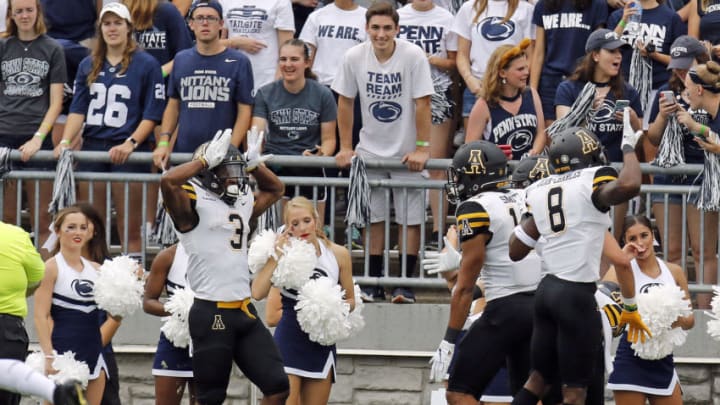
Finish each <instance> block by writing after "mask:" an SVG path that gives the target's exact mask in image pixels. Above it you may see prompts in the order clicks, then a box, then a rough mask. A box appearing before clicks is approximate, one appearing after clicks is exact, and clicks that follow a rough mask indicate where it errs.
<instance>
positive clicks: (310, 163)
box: [0, 151, 718, 292]
mask: <svg viewBox="0 0 720 405" xmlns="http://www.w3.org/2000/svg"><path fill="white" fill-rule="evenodd" d="M74 156H75V159H76V160H78V161H92V162H104V163H109V162H110V160H109V156H108V154H107V153H106V152H87V151H78V152H75V153H74ZM151 156H152V155H151V154H150V153H143V152H137V153H133V154H132V155H131V156H130V157H129V159H128V163H142V164H147V165H148V172H149V171H150V166H151V164H152V163H151V162H152V157H151ZM10 157H11V160H13V161H17V160H19V158H20V154H19V152H17V151H12V152H11V155H10ZM190 158H191V154H189V153H185V154H179V153H178V154H173V155H172V163H181V162H184V161H187V160H189V159H190ZM33 160H38V161H41V160H44V161H48V160H54V158H53V156H52V152H49V151H40V152H38V153H37V154H36V156H34V157H33ZM270 162H271V163H273V164H278V165H282V166H283V167H294V168H300V167H323V168H335V167H336V166H335V159H334V158H332V157H305V156H274V157H273V158H272V159H271V161H270ZM450 162H451V160H450V159H431V160H429V161H428V163H427V165H426V167H427V168H428V169H430V170H433V169H434V170H445V169H446V168H447V167H448V165H449V164H450ZM514 163H515V162H511V167H513V166H514ZM365 165H366V167H367V168H379V169H387V170H407V169H406V167H405V166H404V165H403V164H401V163H400V161H399V160H398V159H385V158H380V159H369V160H366V161H365ZM641 166H642V170H643V173H647V174H658V173H662V174H670V175H690V176H695V175H697V174H698V173H699V172H700V171H701V170H702V166H701V165H683V166H677V167H674V168H670V169H662V168H658V167H655V166H651V165H648V164H642V165H641ZM3 179H8V180H18V181H19V182H20V183H30V186H31V187H35V190H36V193H35V199H34V201H28V205H29V206H31V208H33V209H32V210H30V211H31V212H32V213H33V215H32V218H30V220H29V224H30V226H31V227H32V229H33V230H37V229H38V224H39V215H40V213H42V212H46V211H47V209H46V207H40V198H39V181H42V180H51V181H52V180H53V179H54V172H52V171H36V170H33V171H30V170H22V171H10V172H9V173H7V174H6V175H5V176H4V177H3ZM75 179H76V181H77V182H88V183H89V188H90V192H89V195H90V196H91V197H92V195H93V193H92V189H93V187H95V185H96V184H100V183H104V184H105V185H107V186H108V187H106V190H107V191H106V194H105V204H104V206H105V209H104V214H105V220H106V230H107V232H106V241H107V242H108V245H110V242H112V240H111V230H112V218H113V215H112V214H113V206H112V200H111V198H110V187H109V185H110V184H113V183H121V184H123V186H124V193H125V194H124V198H123V202H122V204H123V205H124V208H125V212H128V209H129V206H130V201H129V197H128V189H129V185H130V183H141V184H142V195H141V206H142V207H146V206H147V204H148V200H149V192H150V186H151V185H153V184H157V183H158V181H159V179H160V174H152V173H94V172H93V173H90V172H76V173H75ZM281 180H283V182H284V183H285V185H286V187H295V188H296V190H297V189H298V188H299V187H300V186H312V187H313V190H314V195H315V196H317V195H319V192H320V189H321V188H322V187H326V188H327V193H326V196H327V197H326V210H329V212H330V215H329V223H328V224H327V225H329V229H330V230H329V237H330V239H332V240H338V238H336V236H338V235H336V232H335V230H336V229H338V228H340V229H342V228H343V226H342V225H341V224H339V223H338V221H342V218H341V217H339V216H338V215H336V214H338V212H337V208H338V205H337V201H338V197H339V196H340V194H341V193H342V192H343V190H344V189H347V187H348V185H349V179H348V178H347V177H327V178H315V177H281ZM369 184H370V186H371V187H373V188H378V187H379V188H382V189H383V190H384V191H385V193H384V199H385V202H386V204H385V206H386V213H385V214H386V215H385V217H386V218H392V214H393V213H392V210H391V205H390V190H391V189H392V188H397V189H400V195H401V196H404V197H403V200H402V201H401V204H407V203H408V201H407V190H410V189H417V188H421V189H425V190H429V189H442V188H443V186H444V184H445V182H444V181H440V180H430V179H423V180H422V181H419V180H418V181H400V180H391V179H383V180H369ZM4 188H5V182H4V181H0V192H3V195H4ZM698 188H699V187H698V186H674V185H650V184H647V185H643V186H642V188H641V195H646V196H648V198H646V199H645V209H646V212H647V213H650V212H651V199H650V198H649V194H651V193H652V194H661V195H662V196H663V201H664V204H663V205H664V218H666V219H667V217H668V215H669V213H668V207H669V196H670V195H671V194H681V195H683V197H684V198H683V202H682V229H681V230H680V231H681V232H682V247H681V249H682V252H683V254H682V262H681V265H682V266H683V268H686V265H687V264H688V259H687V253H688V248H689V244H688V241H687V225H686V224H687V221H686V218H687V211H688V205H689V203H688V202H687V198H685V197H687V195H688V194H690V193H693V192H697V190H698ZM14 198H15V200H16V203H17V205H18V208H17V209H16V212H15V223H16V224H18V225H20V224H21V223H22V219H23V218H22V214H23V211H22V210H21V207H20V204H19V203H20V202H22V194H21V187H18V191H17V194H16V195H15V197H14ZM91 202H92V201H91ZM428 205H429V204H428V201H427V199H425V200H424V201H423V210H424V212H427V211H428V210H427V208H428ZM438 205H439V207H440V212H443V207H444V206H446V205H447V202H446V200H445V199H444V198H443V194H442V193H439V197H438ZM3 210H4V199H3V201H0V212H4V211H3ZM133 215H140V216H141V223H142V224H143V226H142V227H141V229H140V230H135V232H138V231H139V232H140V238H141V244H142V247H141V251H140V252H139V253H140V254H141V256H142V258H143V260H145V258H146V257H147V254H148V253H149V252H150V253H153V252H154V251H157V249H158V247H157V246H148V242H147V240H148V238H147V236H148V235H147V231H146V227H145V225H144V224H146V223H147V222H148V221H149V220H150V221H152V220H153V219H154V218H149V217H148V215H147V210H146V209H142V210H141V212H139V213H133ZM700 215H701V221H700V223H701V225H703V226H701V227H700V230H699V232H700V235H699V238H700V240H704V236H705V232H706V230H705V227H704V221H703V218H704V213H702V212H701V214H700ZM452 217H453V216H452V215H449V216H448V217H445V218H440V227H439V229H445V228H446V227H445V223H446V222H448V221H452V220H453V219H452ZM26 222H27V220H26ZM397 222H398V223H400V224H402V223H404V222H405V221H402V220H399V221H397ZM665 223H667V221H665ZM430 224H432V222H430ZM427 226H431V225H428V218H427V217H426V221H422V222H421V224H420V256H421V257H422V256H423V252H425V251H426V245H427V243H426V242H427V240H426V238H425V235H426V234H427ZM715 226H718V224H715ZM123 229H124V230H125V231H124V232H123V234H122V235H120V246H117V245H115V246H113V250H114V251H121V252H123V253H128V252H127V248H126V246H127V245H128V240H129V232H128V216H125V221H124V227H123ZM344 229H345V231H344V232H343V233H345V235H346V236H345V244H346V246H347V247H348V248H349V249H350V250H351V251H352V254H353V257H354V258H362V259H363V260H362V269H361V271H359V272H358V271H357V269H356V271H355V275H356V277H355V279H356V281H357V282H358V283H359V284H364V285H381V286H397V285H402V286H407V287H431V288H443V289H444V288H446V283H445V280H444V279H442V278H440V276H426V275H425V274H423V272H422V271H421V270H420V269H419V270H418V271H417V273H418V276H417V277H408V275H409V274H410V273H411V272H410V271H409V269H407V268H406V263H405V260H400V261H399V262H400V264H399V265H398V267H399V270H398V271H397V272H398V273H399V274H398V275H397V276H391V272H390V269H391V262H394V260H395V259H396V258H401V257H405V255H406V254H407V250H406V248H405V246H406V245H407V244H406V243H404V242H406V240H407V235H408V233H407V232H408V229H407V226H406V225H399V230H400V235H399V238H400V240H398V242H399V246H402V248H400V249H397V248H395V247H394V246H393V245H392V243H393V242H392V241H393V236H394V235H392V234H391V233H393V232H392V231H394V230H395V229H396V228H395V227H394V226H392V225H391V221H386V222H385V228H384V230H383V232H384V236H385V238H384V240H385V245H384V249H383V251H384V255H383V256H384V260H383V262H384V272H383V274H384V277H380V278H378V277H371V276H370V269H369V266H370V263H369V262H370V261H369V260H368V259H369V250H368V249H354V250H353V247H352V245H351V236H350V233H351V229H348V228H344ZM669 232H676V230H669V229H667V227H666V228H665V230H664V234H663V235H660V236H661V239H662V240H663V241H664V240H667V239H668V233H669ZM442 233H443V232H440V234H441V235H440V237H439V239H440V240H439V241H438V242H439V243H442V241H441V239H442ZM369 241H370V232H365V240H364V245H365V246H369ZM42 242H43V241H40V240H39V238H37V237H36V238H35V244H36V246H40V245H41V244H42ZM703 248H704V245H703V244H702V243H701V251H700V252H697V254H699V258H700V262H699V266H698V267H699V269H697V268H696V269H695V271H696V273H697V275H698V276H697V279H698V280H703V276H704V268H703V267H704V266H703V265H704V261H703V260H704V256H705V255H704V253H705V252H704V251H703ZM667 249H668V247H667V244H663V250H664V253H665V255H666V256H667V253H668V250H667ZM715 253H717V246H716V247H715ZM692 254H693V255H695V254H696V252H692ZM144 264H145V263H144ZM418 267H420V263H418ZM146 268H147V266H146ZM716 271H717V270H716ZM393 273H394V272H393ZM690 289H691V290H692V291H703V292H707V291H711V290H712V286H710V285H704V284H703V283H702V282H700V281H699V282H697V283H693V284H691V285H690Z"/></svg>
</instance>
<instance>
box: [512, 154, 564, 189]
mask: <svg viewBox="0 0 720 405" xmlns="http://www.w3.org/2000/svg"><path fill="white" fill-rule="evenodd" d="M553 173H555V171H554V170H553V168H552V166H551V165H550V159H548V157H547V156H538V155H535V156H526V157H524V158H522V159H520V162H518V164H517V166H515V169H514V170H513V172H512V173H511V174H510V182H511V183H512V186H513V187H514V188H525V187H527V186H529V185H531V184H533V183H535V182H536V181H538V180H540V179H544V178H545V177H547V176H549V175H551V174H553Z"/></svg>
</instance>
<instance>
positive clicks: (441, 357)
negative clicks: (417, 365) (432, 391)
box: [430, 339, 455, 382]
mask: <svg viewBox="0 0 720 405" xmlns="http://www.w3.org/2000/svg"><path fill="white" fill-rule="evenodd" d="M454 351H455V345H454V344H453V343H450V342H448V341H447V340H445V339H443V340H442V342H440V346H439V347H438V349H437V351H436V352H435V354H434V355H433V357H432V358H431V359H430V382H441V381H443V380H444V379H445V375H446V374H447V372H448V367H450V360H451V359H452V356H453V352H454Z"/></svg>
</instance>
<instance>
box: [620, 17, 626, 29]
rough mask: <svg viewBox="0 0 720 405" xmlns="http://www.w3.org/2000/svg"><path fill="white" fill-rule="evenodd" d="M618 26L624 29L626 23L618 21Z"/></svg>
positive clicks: (621, 20)
mask: <svg viewBox="0 0 720 405" xmlns="http://www.w3.org/2000/svg"><path fill="white" fill-rule="evenodd" d="M618 25H619V26H620V27H622V28H625V26H626V25H627V23H626V22H625V20H623V19H620V21H618Z"/></svg>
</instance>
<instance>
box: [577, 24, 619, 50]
mask: <svg viewBox="0 0 720 405" xmlns="http://www.w3.org/2000/svg"><path fill="white" fill-rule="evenodd" d="M629 46H630V44H628V43H627V42H625V41H623V40H622V39H620V37H619V36H618V34H616V33H615V31H610V30H609V29H607V28H600V29H599V30H595V31H594V32H593V33H592V34H590V36H589V37H588V39H587V42H585V52H590V51H597V50H600V49H608V50H611V51H612V50H615V49H618V48H623V47H629Z"/></svg>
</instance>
